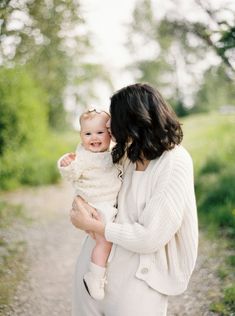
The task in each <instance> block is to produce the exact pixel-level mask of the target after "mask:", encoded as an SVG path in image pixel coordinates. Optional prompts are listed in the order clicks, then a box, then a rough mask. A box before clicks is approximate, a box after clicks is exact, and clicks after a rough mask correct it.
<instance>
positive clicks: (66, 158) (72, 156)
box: [59, 153, 76, 167]
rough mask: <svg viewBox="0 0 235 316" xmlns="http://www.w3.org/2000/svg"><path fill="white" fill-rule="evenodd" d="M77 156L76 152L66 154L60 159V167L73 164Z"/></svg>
mask: <svg viewBox="0 0 235 316" xmlns="http://www.w3.org/2000/svg"><path fill="white" fill-rule="evenodd" d="M75 158H76V154H75V153H69V154H65V155H64V156H63V157H62V158H61V159H60V160H59V164H60V167H67V166H69V165H70V164H71V162H72V161H73V160H75Z"/></svg>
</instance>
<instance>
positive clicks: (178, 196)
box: [105, 145, 198, 295]
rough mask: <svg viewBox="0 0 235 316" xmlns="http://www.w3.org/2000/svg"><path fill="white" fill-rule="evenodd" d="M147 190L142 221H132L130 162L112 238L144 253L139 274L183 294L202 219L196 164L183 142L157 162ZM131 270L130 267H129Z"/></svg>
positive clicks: (171, 292) (151, 283) (111, 229)
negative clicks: (198, 208) (128, 198)
mask: <svg viewBox="0 0 235 316" xmlns="http://www.w3.org/2000/svg"><path fill="white" fill-rule="evenodd" d="M152 163H154V165H153V167H152V168H148V167H147V169H146V170H145V171H144V172H146V173H148V182H147V186H146V189H145V192H142V194H143V195H144V196H145V200H146V204H145V207H143V209H140V210H137V212H136V213H138V214H139V218H138V221H137V222H135V223H128V222H129V219H128V210H127V209H126V208H125V200H126V196H127V195H128V193H129V187H130V183H131V176H132V172H133V170H134V168H135V165H134V164H132V163H128V164H127V167H126V170H125V171H124V179H123V184H122V188H121V191H120V193H119V197H118V219H117V220H116V221H117V223H107V224H106V226H105V237H106V239H107V240H108V241H110V242H112V243H114V244H116V245H119V246H121V247H123V248H126V249H127V250H129V251H133V252H136V253H138V254H139V256H140V262H139V267H138V269H137V271H136V277H137V278H139V279H141V280H143V281H145V282H146V283H147V284H148V285H149V286H150V287H152V288H153V289H155V290H157V291H159V292H161V293H163V294H166V295H177V294H180V293H182V292H183V291H184V290H185V289H186V288H187V285H188V282H189V278H190V276H191V274H192V271H193V269H194V266H195V261H196V257H197V247H198V222H197V211H196V202H195V194H194V180H193V165H192V160H191V157H190V155H189V154H188V152H187V151H186V150H185V149H184V148H183V147H182V146H181V145H180V146H176V147H175V148H174V149H172V150H170V151H165V152H164V153H163V154H162V155H161V157H160V158H158V159H156V160H155V161H152ZM123 273H125V271H123Z"/></svg>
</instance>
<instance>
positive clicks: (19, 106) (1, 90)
mask: <svg viewBox="0 0 235 316" xmlns="http://www.w3.org/2000/svg"><path fill="white" fill-rule="evenodd" d="M44 100H45V96H44V94H43V91H42V90H41V89H39V88H38V87H37V86H36V85H35V82H34V81H33V79H32V77H31V76H30V75H29V73H28V72H27V71H26V69H24V68H22V67H17V68H14V69H4V68H2V69H1V70H0V155H3V153H4V152H6V151H8V150H11V151H14V152H16V151H17V150H19V149H20V148H22V147H23V146H25V145H27V144H29V143H32V142H36V141H38V139H40V137H42V136H43V135H44V134H45V133H46V130H47V112H46V107H45V101H44ZM39 122H40V124H39Z"/></svg>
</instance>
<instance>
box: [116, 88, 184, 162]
mask: <svg viewBox="0 0 235 316" xmlns="http://www.w3.org/2000/svg"><path fill="white" fill-rule="evenodd" d="M110 113H111V118H112V119H111V132H112V135H113V136H114V138H115V140H116V145H115V146H114V147H113V150H112V158H113V162H114V163H116V162H119V161H120V160H121V159H122V158H123V156H124V154H125V152H126V153H127V157H128V158H129V159H130V160H131V161H132V162H136V161H143V159H144V158H145V159H148V160H152V159H155V158H157V157H159V156H161V154H162V153H163V152H164V151H165V150H170V149H172V148H174V146H175V145H176V144H180V143H181V141H182V139H183V132H182V129H181V126H180V123H179V121H178V119H177V116H176V114H175V113H174V111H173V110H172V109H171V107H169V106H168V105H167V103H166V101H165V100H164V99H163V97H162V96H161V94H160V93H159V92H158V90H156V89H154V88H152V87H151V86H150V85H148V84H142V83H137V84H134V85H130V86H127V87H125V88H123V89H121V90H119V91H117V92H116V93H114V95H113V96H112V97H111V104H110Z"/></svg>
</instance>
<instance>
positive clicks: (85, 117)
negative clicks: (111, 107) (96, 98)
mask: <svg viewBox="0 0 235 316" xmlns="http://www.w3.org/2000/svg"><path fill="white" fill-rule="evenodd" d="M97 115H102V116H103V117H106V118H107V121H108V120H109V118H110V115H109V113H108V112H106V111H103V110H101V111H99V110H96V109H92V110H88V111H86V112H83V113H82V114H81V115H80V118H79V123H80V125H81V123H82V121H85V120H92V119H93V118H94V117H96V116H97Z"/></svg>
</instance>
